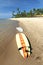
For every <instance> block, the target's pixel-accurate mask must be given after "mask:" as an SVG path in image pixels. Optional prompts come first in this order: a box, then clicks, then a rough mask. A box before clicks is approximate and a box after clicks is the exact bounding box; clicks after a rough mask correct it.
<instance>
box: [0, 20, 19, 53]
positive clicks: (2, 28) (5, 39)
mask: <svg viewBox="0 0 43 65" xmlns="http://www.w3.org/2000/svg"><path fill="white" fill-rule="evenodd" d="M17 26H19V22H18V21H12V20H9V19H0V53H2V52H3V50H4V49H5V48H6V46H7V45H8V44H9V43H10V42H11V41H12V39H13V37H14V36H15V34H16V33H17V30H16V27H17Z"/></svg>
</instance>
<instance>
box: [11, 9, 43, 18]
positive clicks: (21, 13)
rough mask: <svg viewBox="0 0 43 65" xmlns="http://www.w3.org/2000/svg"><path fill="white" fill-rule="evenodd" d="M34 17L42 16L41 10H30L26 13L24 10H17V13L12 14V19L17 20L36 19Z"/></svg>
mask: <svg viewBox="0 0 43 65" xmlns="http://www.w3.org/2000/svg"><path fill="white" fill-rule="evenodd" d="M36 16H43V9H35V8H34V9H32V10H30V11H28V12H26V10H23V11H20V9H19V8H17V13H15V11H13V12H12V18H18V17H36Z"/></svg>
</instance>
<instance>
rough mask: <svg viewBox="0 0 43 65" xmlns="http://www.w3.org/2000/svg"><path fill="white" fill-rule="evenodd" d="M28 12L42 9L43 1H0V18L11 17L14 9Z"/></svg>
mask: <svg viewBox="0 0 43 65" xmlns="http://www.w3.org/2000/svg"><path fill="white" fill-rule="evenodd" d="M17 8H20V10H21V11H22V10H26V11H29V10H30V9H33V8H43V0H0V18H10V17H12V11H17V10H16V9H17Z"/></svg>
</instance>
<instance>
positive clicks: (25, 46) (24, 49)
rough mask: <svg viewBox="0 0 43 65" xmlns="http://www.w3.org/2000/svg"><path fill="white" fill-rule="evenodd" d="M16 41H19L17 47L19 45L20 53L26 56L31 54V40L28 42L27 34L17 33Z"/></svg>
mask: <svg viewBox="0 0 43 65" xmlns="http://www.w3.org/2000/svg"><path fill="white" fill-rule="evenodd" d="M16 43H17V47H18V50H19V52H20V54H21V55H22V56H23V57H24V58H26V57H28V56H30V45H29V42H28V40H27V38H26V36H25V34H23V33H17V34H16Z"/></svg>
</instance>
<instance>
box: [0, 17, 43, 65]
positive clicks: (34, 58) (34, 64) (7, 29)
mask: <svg viewBox="0 0 43 65" xmlns="http://www.w3.org/2000/svg"><path fill="white" fill-rule="evenodd" d="M3 21H4V22H3ZM19 26H20V27H22V28H23V33H24V34H25V35H26V36H27V37H28V38H29V40H30V43H31V46H32V54H31V57H28V58H26V59H24V58H23V57H22V56H21V55H20V53H19V51H18V48H17V44H16V37H15V35H16V33H18V31H17V30H16V27H19ZM18 64H19V65H43V17H37V18H10V19H7V20H6V19H5V20H0V65H18Z"/></svg>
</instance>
